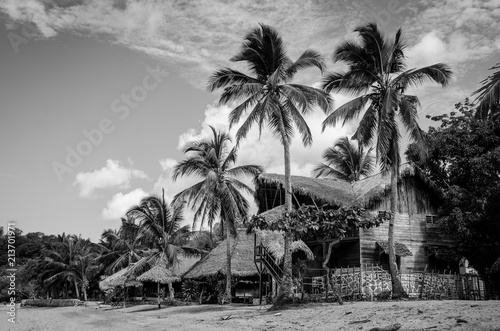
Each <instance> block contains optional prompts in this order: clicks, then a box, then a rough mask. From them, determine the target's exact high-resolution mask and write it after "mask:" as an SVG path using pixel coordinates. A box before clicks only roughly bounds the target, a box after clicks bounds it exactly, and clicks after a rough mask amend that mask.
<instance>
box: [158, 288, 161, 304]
mask: <svg viewBox="0 0 500 331" xmlns="http://www.w3.org/2000/svg"><path fill="white" fill-rule="evenodd" d="M160 308H161V298H160V282H158V309H160Z"/></svg>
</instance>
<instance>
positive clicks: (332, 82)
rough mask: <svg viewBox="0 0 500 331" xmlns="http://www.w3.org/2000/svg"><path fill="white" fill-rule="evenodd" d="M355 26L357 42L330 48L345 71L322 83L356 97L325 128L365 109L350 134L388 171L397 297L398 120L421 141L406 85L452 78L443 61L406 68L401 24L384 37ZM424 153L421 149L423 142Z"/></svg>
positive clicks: (397, 294) (329, 89) (373, 26)
mask: <svg viewBox="0 0 500 331" xmlns="http://www.w3.org/2000/svg"><path fill="white" fill-rule="evenodd" d="M354 31H355V32H357V33H358V34H359V36H360V43H357V42H354V41H344V42H342V43H341V44H340V45H339V46H338V47H337V49H336V50H335V52H334V54H333V60H334V62H344V63H345V64H347V66H348V68H347V71H344V72H333V73H330V74H329V75H327V76H326V77H325V79H324V82H323V88H324V90H325V91H327V92H332V91H333V92H347V93H349V94H351V95H355V96H357V97H356V98H355V99H354V100H352V101H349V102H347V103H346V104H344V105H342V106H340V107H339V108H337V109H336V110H335V111H334V112H333V113H331V114H330V115H329V116H328V117H327V118H326V119H325V120H324V122H323V128H325V127H326V126H329V125H335V124H336V123H337V122H339V121H340V120H343V123H345V122H346V121H349V120H352V119H353V118H355V117H357V116H358V115H359V114H360V113H361V112H364V115H363V117H362V119H361V121H360V123H359V125H358V128H357V130H356V132H355V134H354V137H355V138H356V139H357V140H358V141H359V142H360V143H361V144H363V145H365V146H366V145H370V144H371V143H372V142H374V143H375V151H376V157H377V160H378V161H379V163H380V165H381V168H382V170H383V171H389V170H390V172H391V215H392V217H391V219H390V221H389V234H388V236H389V266H390V273H391V279H392V288H393V297H395V298H396V297H401V296H404V295H406V293H405V292H404V290H403V287H402V285H401V280H400V278H399V276H398V274H397V265H396V256H395V251H394V218H395V216H396V205H397V204H396V202H397V199H398V196H397V183H398V176H399V165H400V162H401V160H400V138H401V135H400V132H399V128H398V122H400V123H402V125H403V127H404V128H405V129H406V130H407V131H408V132H409V134H410V138H411V139H412V140H413V141H415V142H416V143H417V144H420V146H424V145H423V141H424V140H423V137H422V130H421V129H420V127H419V125H418V115H417V108H418V107H419V105H420V103H419V100H418V98H417V97H416V96H414V95H407V94H406V91H407V89H408V88H410V87H416V86H419V85H421V84H422V83H424V82H426V81H434V82H436V83H439V84H441V85H442V86H445V85H447V84H448V82H449V80H450V77H451V70H450V68H449V66H448V65H446V64H444V63H438V64H434V65H431V66H428V67H424V68H420V69H409V70H407V65H406V57H405V53H404V50H405V48H406V42H405V41H404V39H403V36H402V31H401V29H399V30H398V31H397V32H396V36H395V37H394V39H393V40H390V39H386V38H385V37H384V36H383V35H382V33H381V32H380V31H379V29H378V27H377V25H376V24H374V23H370V24H367V25H365V26H360V27H358V28H356V29H355V30H354ZM398 120H399V121H398ZM422 153H425V150H424V148H422Z"/></svg>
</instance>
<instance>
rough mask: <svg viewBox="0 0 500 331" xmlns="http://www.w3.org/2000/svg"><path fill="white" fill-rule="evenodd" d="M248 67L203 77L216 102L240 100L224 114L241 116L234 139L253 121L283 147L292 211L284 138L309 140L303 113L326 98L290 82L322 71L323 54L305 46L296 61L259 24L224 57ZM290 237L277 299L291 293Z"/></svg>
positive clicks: (232, 119) (325, 106) (327, 102)
mask: <svg viewBox="0 0 500 331" xmlns="http://www.w3.org/2000/svg"><path fill="white" fill-rule="evenodd" d="M230 61H233V62H244V63H246V64H247V65H248V70H249V72H250V75H247V74H245V73H243V72H240V71H238V70H234V69H231V68H223V69H220V70H217V71H216V72H215V73H214V74H213V75H212V76H211V77H210V80H209V86H208V88H209V90H210V91H215V90H217V89H220V88H224V91H223V92H222V95H221V96H220V99H219V104H227V103H230V102H233V101H236V100H244V101H243V102H242V103H241V104H240V105H239V106H237V107H236V108H234V109H233V110H232V111H231V113H230V115H229V123H230V125H231V126H233V125H235V124H237V123H238V122H239V121H240V118H241V117H242V116H243V114H244V113H246V112H247V111H249V114H248V116H247V118H246V120H245V121H244V122H243V124H242V125H241V127H240V128H239V129H238V132H237V134H236V140H237V143H239V141H240V140H241V139H242V138H244V137H245V136H246V135H247V133H248V132H249V130H250V129H251V127H252V126H253V125H254V124H257V125H258V127H259V131H260V132H261V131H262V127H263V126H264V123H267V125H268V126H269V128H270V130H271V131H272V132H273V133H274V134H275V135H276V136H277V137H278V139H279V140H280V142H281V144H282V145H283V151H284V165H285V210H286V211H287V212H290V211H291V209H292V186H291V180H290V178H291V173H290V142H291V139H292V137H293V134H294V131H295V128H297V129H298V131H299V133H300V135H301V138H302V142H303V144H304V145H306V146H307V145H310V144H311V143H312V135H311V131H310V129H309V127H308V125H307V123H306V121H305V120H304V117H303V115H307V114H309V113H310V112H311V111H312V110H313V109H314V106H316V105H318V106H319V107H320V108H321V109H322V110H323V111H325V112H328V111H329V110H330V106H331V103H332V101H331V99H330V97H329V95H328V94H326V93H324V92H323V91H321V90H319V89H316V88H313V87H309V86H306V85H300V84H293V83H292V80H293V78H294V76H295V74H296V73H297V72H298V71H299V70H302V69H307V68H313V67H316V68H318V69H320V70H321V71H323V69H324V63H323V58H322V57H321V56H320V55H319V54H318V53H317V52H315V51H313V50H306V51H305V52H303V53H302V55H300V56H299V58H298V59H297V61H295V62H292V60H291V59H290V58H289V57H288V56H287V54H286V51H285V48H284V45H283V40H282V38H281V36H280V35H279V33H278V32H277V31H276V30H274V29H273V28H271V27H269V26H267V25H263V24H261V25H260V26H259V27H257V28H256V29H254V30H253V31H251V32H250V33H248V34H247V35H246V37H245V40H244V42H243V45H242V47H241V50H240V51H239V53H237V54H236V55H235V56H234V57H232V58H231V59H230ZM291 242H292V237H291V234H290V233H288V232H287V233H285V257H284V269H283V271H284V272H283V279H282V282H281V287H280V301H281V299H282V298H289V297H290V295H291V291H292V254H291V251H290V247H291Z"/></svg>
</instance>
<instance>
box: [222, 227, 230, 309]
mask: <svg viewBox="0 0 500 331" xmlns="http://www.w3.org/2000/svg"><path fill="white" fill-rule="evenodd" d="M224 224H225V228H226V259H227V260H226V261H227V264H226V298H227V300H228V302H229V303H231V276H232V275H231V235H230V233H229V222H227V221H226V222H224Z"/></svg>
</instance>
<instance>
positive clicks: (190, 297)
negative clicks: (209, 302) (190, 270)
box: [182, 279, 200, 302]
mask: <svg viewBox="0 0 500 331" xmlns="http://www.w3.org/2000/svg"><path fill="white" fill-rule="evenodd" d="M199 297H200V283H198V282H197V281H194V280H190V279H188V280H185V281H184V282H183V283H182V299H183V300H184V301H188V302H195V301H197V300H198V299H199Z"/></svg>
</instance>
